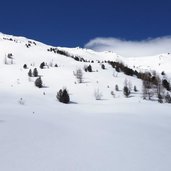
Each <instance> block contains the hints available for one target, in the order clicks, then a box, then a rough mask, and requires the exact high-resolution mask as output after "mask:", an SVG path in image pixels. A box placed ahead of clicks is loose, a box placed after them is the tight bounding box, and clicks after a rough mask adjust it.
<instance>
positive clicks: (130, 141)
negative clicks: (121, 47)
mask: <svg viewBox="0 0 171 171" xmlns="http://www.w3.org/2000/svg"><path fill="white" fill-rule="evenodd" d="M29 44H30V45H29ZM27 46H28V48H27ZM49 48H55V47H52V46H48V45H45V44H43V43H40V42H37V41H34V40H30V39H27V38H23V37H15V36H10V35H4V34H2V33H1V34H0V170H2V171H23V170H24V171H56V170H62V171H77V170H78V171H96V170H97V171H104V170H107V171H113V170H117V171H128V170H131V171H144V170H155V171H163V170H164V171H170V168H171V163H170V159H171V137H170V133H171V114H170V110H171V105H169V104H159V103H157V102H153V101H145V100H143V99H142V92H141V89H142V88H141V86H142V82H141V80H140V79H137V78H136V77H130V76H126V75H124V74H123V73H116V71H115V70H114V69H113V68H112V67H111V66H110V65H108V64H107V63H104V64H105V67H106V69H105V70H102V69H101V65H100V63H98V61H99V60H100V61H101V62H102V61H105V60H114V61H122V62H123V63H125V64H126V65H128V66H131V67H132V68H133V69H137V70H146V69H149V70H154V69H155V70H157V72H161V71H163V70H164V71H165V72H166V73H167V74H168V75H169V73H171V68H170V67H169V66H171V60H170V58H171V56H170V54H163V55H158V56H155V57H142V58H124V57H121V56H119V55H117V54H115V53H112V52H95V51H92V50H88V49H81V48H62V47H57V49H59V50H64V51H66V52H67V53H69V54H70V55H71V56H79V57H82V58H84V59H85V60H88V61H90V62H87V63H84V62H78V61H75V60H74V59H72V58H71V57H66V56H64V55H60V54H57V53H54V52H50V51H48V49H49ZM10 53H12V55H13V56H12V58H13V59H9V58H8V57H7V56H8V54H10ZM5 58H6V59H7V60H8V61H7V62H8V63H9V64H8V65H6V64H4V61H5ZM11 60H12V63H13V64H12V65H11V64H10V63H11ZM92 60H93V61H94V63H91V61H92ZM42 62H45V63H47V64H50V65H53V66H54V65H55V64H57V65H58V67H49V68H46V69H40V68H39V66H40V63H42ZM24 64H27V66H28V69H23V65H24ZM89 64H91V65H92V69H93V71H94V72H92V73H89V72H84V71H83V80H84V81H83V83H81V84H78V82H77V80H76V78H75V76H74V74H73V71H75V70H76V69H77V68H81V69H83V67H84V65H89ZM35 67H37V68H38V72H39V75H41V76H42V80H43V84H44V86H45V87H44V88H41V89H39V88H37V87H35V86H34V80H35V78H30V79H29V78H28V71H29V69H32V70H33V69H34V68H35ZM125 79H127V80H128V81H130V82H131V84H132V87H133V86H134V85H136V87H137V89H138V92H133V91H132V93H131V96H130V98H125V97H124V95H123V93H122V89H123V85H124V81H125ZM116 84H118V86H119V90H120V91H118V92H116V91H115V85H116ZM63 87H66V88H67V89H68V91H69V94H70V98H71V103H70V104H67V105H66V104H62V103H59V102H58V101H57V99H56V94H57V91H59V89H61V88H63ZM97 89H99V91H100V92H101V93H102V95H103V96H102V100H95V97H94V92H95V90H97ZM111 91H113V92H114V93H115V97H113V96H112V95H111ZM21 98H22V103H21Z"/></svg>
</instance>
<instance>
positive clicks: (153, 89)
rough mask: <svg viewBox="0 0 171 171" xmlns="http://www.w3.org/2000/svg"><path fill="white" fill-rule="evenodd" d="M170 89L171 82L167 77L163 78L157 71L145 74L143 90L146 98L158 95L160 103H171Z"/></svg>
mask: <svg viewBox="0 0 171 171" xmlns="http://www.w3.org/2000/svg"><path fill="white" fill-rule="evenodd" d="M170 90H171V89H170V83H169V82H168V81H167V80H166V79H163V80H161V78H160V77H159V75H157V74H156V72H153V73H152V74H151V73H149V72H146V73H144V74H143V90H142V92H143V98H144V99H148V100H151V99H152V97H156V98H158V102H159V103H163V102H166V103H171V98H170V94H169V91H170Z"/></svg>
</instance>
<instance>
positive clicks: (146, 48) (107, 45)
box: [85, 36, 171, 57]
mask: <svg viewBox="0 0 171 171" xmlns="http://www.w3.org/2000/svg"><path fill="white" fill-rule="evenodd" d="M85 48H89V49H93V50H96V51H113V52H115V53H117V54H119V55H122V56H125V57H139V56H150V55H156V54H161V53H168V52H171V36H164V37H158V38H153V39H151V38H149V39H146V40H141V41H129V40H121V39H117V38H100V37H99V38H95V39H93V40H90V41H89V42H88V43H87V44H86V45H85Z"/></svg>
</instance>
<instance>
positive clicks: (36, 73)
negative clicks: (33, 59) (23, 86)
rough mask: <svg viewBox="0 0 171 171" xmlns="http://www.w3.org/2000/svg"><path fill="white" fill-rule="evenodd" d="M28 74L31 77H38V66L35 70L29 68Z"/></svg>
mask: <svg viewBox="0 0 171 171" xmlns="http://www.w3.org/2000/svg"><path fill="white" fill-rule="evenodd" d="M28 76H29V77H38V70H37V68H34V69H33V71H32V69H29V72H28Z"/></svg>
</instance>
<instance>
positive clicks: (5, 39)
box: [0, 33, 171, 73]
mask: <svg viewBox="0 0 171 171" xmlns="http://www.w3.org/2000/svg"><path fill="white" fill-rule="evenodd" d="M0 41H1V54H2V53H3V49H5V48H7V47H6V45H7V46H9V45H8V44H9V43H10V42H11V43H10V44H11V46H12V45H14V44H13V43H16V44H18V46H17V48H20V47H19V46H20V45H21V50H22V48H23V46H25V47H27V45H28V44H29V43H31V44H32V45H34V46H35V47H37V49H39V50H40V49H41V50H42V51H46V50H47V49H48V48H50V47H52V48H57V49H59V50H60V49H61V50H64V51H66V52H68V53H69V54H71V55H78V56H80V57H83V58H84V59H86V60H96V61H98V60H100V61H105V60H106V61H109V60H111V61H119V62H121V61H122V62H123V63H124V64H125V65H128V66H129V67H131V68H134V69H137V70H156V71H158V72H162V71H165V72H168V73H171V68H170V67H169V66H170V65H171V54H170V53H165V54H159V55H155V56H147V57H134V58H128V57H127V58H126V57H122V56H120V55H118V54H116V53H114V52H109V51H105V52H95V51H93V50H90V49H83V48H79V47H76V48H64V47H53V46H50V45H46V44H44V43H41V42H38V41H35V40H31V39H27V38H25V37H17V36H12V35H6V34H3V33H0ZM2 43H4V47H3V46H2ZM19 44H20V45H19ZM14 46H15V45H14ZM6 50H7V49H6ZM10 50H11V53H12V51H13V49H12V48H11V49H8V51H6V53H10ZM4 53H5V52H4ZM33 53H34V52H33ZM40 53H41V52H40ZM1 56H2V55H1Z"/></svg>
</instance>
